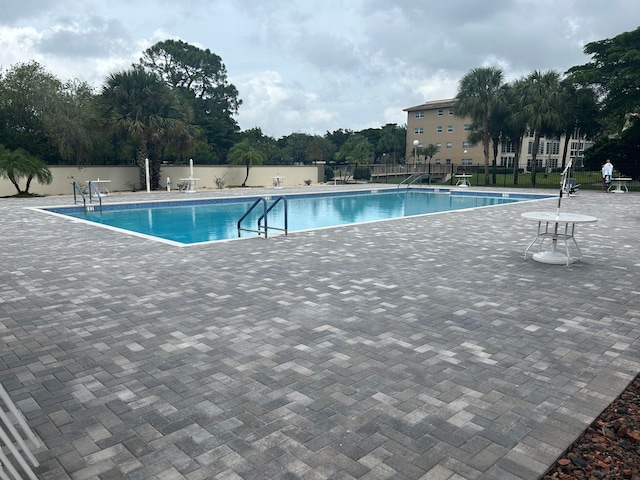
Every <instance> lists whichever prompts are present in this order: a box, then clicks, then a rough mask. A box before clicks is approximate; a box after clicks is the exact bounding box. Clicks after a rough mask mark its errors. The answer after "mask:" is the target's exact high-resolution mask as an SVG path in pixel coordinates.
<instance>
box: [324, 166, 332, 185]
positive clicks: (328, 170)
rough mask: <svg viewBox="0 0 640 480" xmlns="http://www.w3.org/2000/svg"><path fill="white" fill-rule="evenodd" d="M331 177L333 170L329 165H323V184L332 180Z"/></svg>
mask: <svg viewBox="0 0 640 480" xmlns="http://www.w3.org/2000/svg"><path fill="white" fill-rule="evenodd" d="M333 177H334V172H333V168H332V167H330V166H329V165H325V166H324V181H325V182H329V181H331V180H333Z"/></svg>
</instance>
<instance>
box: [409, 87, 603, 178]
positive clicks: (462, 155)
mask: <svg viewBox="0 0 640 480" xmlns="http://www.w3.org/2000/svg"><path fill="white" fill-rule="evenodd" d="M455 106H456V100H455V99H452V98H451V99H445V100H435V101H431V102H426V103H423V104H420V105H416V106H414V107H409V108H405V109H404V111H405V112H407V143H406V158H407V163H409V164H411V165H416V164H417V165H418V166H419V165H421V164H423V163H426V162H429V159H428V158H425V157H424V155H420V149H421V147H425V146H427V145H429V144H433V145H436V146H437V147H439V151H438V153H436V154H435V155H434V156H433V158H431V163H432V164H436V165H454V166H462V167H464V166H471V165H484V153H483V152H482V144H481V143H477V144H472V143H470V142H469V134H470V133H471V128H472V121H471V119H469V118H461V117H458V116H456V115H455ZM591 145H592V142H590V141H587V140H585V139H584V138H578V137H575V138H574V137H572V138H571V139H570V140H569V144H568V146H567V155H566V161H569V159H573V161H574V163H573V165H574V166H581V165H582V161H583V157H584V150H585V149H587V148H588V147H589V146H591ZM490 148H491V147H490ZM564 150H565V139H564V136H562V137H561V138H546V137H542V138H541V139H540V146H539V148H538V154H537V157H536V163H537V167H538V168H539V169H542V168H550V169H558V168H561V166H562V158H563V153H564ZM416 154H417V155H416ZM532 154H533V132H531V133H530V134H528V135H527V136H525V138H524V140H523V142H522V150H521V152H520V162H519V168H521V169H523V170H524V171H527V170H531V162H532V157H533V155H532ZM489 155H490V161H491V160H492V155H493V152H492V151H491V152H490V153H489ZM514 158H515V151H514V148H513V145H512V144H511V143H510V142H504V143H501V144H500V145H499V147H498V157H497V165H498V166H499V167H513V162H514Z"/></svg>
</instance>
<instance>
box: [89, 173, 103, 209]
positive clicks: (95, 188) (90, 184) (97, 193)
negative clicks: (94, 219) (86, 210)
mask: <svg viewBox="0 0 640 480" xmlns="http://www.w3.org/2000/svg"><path fill="white" fill-rule="evenodd" d="M87 188H88V189H89V203H92V201H93V199H92V196H91V192H92V191H94V192H96V196H97V197H98V200H99V201H100V211H102V195H100V190H98V187H96V185H95V184H94V183H93V180H89V182H87Z"/></svg>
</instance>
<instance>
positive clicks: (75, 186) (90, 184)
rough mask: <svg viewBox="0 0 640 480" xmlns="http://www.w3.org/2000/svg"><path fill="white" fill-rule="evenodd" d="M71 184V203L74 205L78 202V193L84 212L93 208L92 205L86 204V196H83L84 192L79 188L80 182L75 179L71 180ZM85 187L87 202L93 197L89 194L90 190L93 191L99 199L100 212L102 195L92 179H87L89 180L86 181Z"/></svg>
mask: <svg viewBox="0 0 640 480" xmlns="http://www.w3.org/2000/svg"><path fill="white" fill-rule="evenodd" d="M72 185H73V204H74V205H75V204H76V203H77V202H78V195H77V194H80V197H82V204H83V206H84V212H85V213H87V212H88V211H89V210H93V205H87V197H85V195H84V193H83V192H82V188H80V184H79V183H78V182H77V181H75V180H74V181H73V182H72ZM87 188H88V189H89V203H91V202H92V201H93V197H92V195H91V191H92V190H93V191H95V192H96V195H97V197H98V200H100V211H101V212H102V196H101V195H100V191H99V190H98V188H97V187H96V186H95V185H94V184H93V181H91V180H89V182H87Z"/></svg>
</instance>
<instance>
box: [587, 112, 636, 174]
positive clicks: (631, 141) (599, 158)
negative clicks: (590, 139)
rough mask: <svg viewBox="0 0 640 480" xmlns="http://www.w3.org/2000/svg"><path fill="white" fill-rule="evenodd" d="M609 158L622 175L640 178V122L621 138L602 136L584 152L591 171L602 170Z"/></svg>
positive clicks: (626, 130) (625, 131) (626, 131)
mask: <svg viewBox="0 0 640 480" xmlns="http://www.w3.org/2000/svg"><path fill="white" fill-rule="evenodd" d="M607 158H610V159H611V161H612V163H613V165H614V167H615V169H616V170H619V171H620V173H621V174H622V175H624V176H626V177H630V178H633V179H638V177H640V122H636V123H634V124H633V125H631V126H630V127H629V128H627V129H625V130H624V131H623V132H622V134H621V135H619V136H615V137H609V136H601V137H600V138H598V139H597V140H596V142H595V143H594V144H593V146H592V147H591V148H588V149H587V150H585V152H584V163H585V167H586V168H588V169H590V170H600V166H601V165H602V164H603V163H604V162H605V160H606V159H607Z"/></svg>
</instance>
